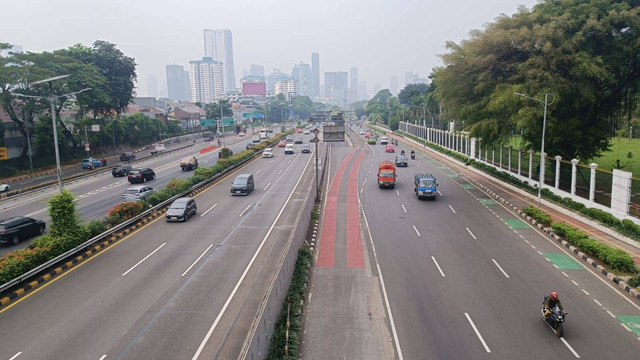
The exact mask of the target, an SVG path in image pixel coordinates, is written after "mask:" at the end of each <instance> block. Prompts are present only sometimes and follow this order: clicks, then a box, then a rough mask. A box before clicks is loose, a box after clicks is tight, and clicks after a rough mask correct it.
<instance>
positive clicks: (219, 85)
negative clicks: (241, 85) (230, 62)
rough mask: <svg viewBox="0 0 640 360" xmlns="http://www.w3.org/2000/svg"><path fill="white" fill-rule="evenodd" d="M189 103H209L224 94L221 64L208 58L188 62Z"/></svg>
mask: <svg viewBox="0 0 640 360" xmlns="http://www.w3.org/2000/svg"><path fill="white" fill-rule="evenodd" d="M189 80H190V82H191V101H193V102H198V101H199V102H204V103H211V102H213V101H214V100H216V99H219V98H220V97H222V94H223V92H224V81H223V67H222V63H221V62H219V61H215V60H213V59H211V58H210V57H204V58H202V60H194V61H190V62H189Z"/></svg>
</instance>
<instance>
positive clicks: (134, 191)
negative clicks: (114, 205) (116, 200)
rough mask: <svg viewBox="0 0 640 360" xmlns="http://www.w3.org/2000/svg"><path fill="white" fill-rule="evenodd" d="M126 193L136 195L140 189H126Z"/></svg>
mask: <svg viewBox="0 0 640 360" xmlns="http://www.w3.org/2000/svg"><path fill="white" fill-rule="evenodd" d="M124 193H125V195H135V194H137V193H138V190H137V189H132V190H125V191H124Z"/></svg>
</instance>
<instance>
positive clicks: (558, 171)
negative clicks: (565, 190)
mask: <svg viewBox="0 0 640 360" xmlns="http://www.w3.org/2000/svg"><path fill="white" fill-rule="evenodd" d="M560 160H562V156H560V155H556V184H555V185H556V186H555V188H556V190H558V189H559V188H560Z"/></svg>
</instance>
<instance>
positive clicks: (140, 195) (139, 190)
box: [122, 185, 155, 202]
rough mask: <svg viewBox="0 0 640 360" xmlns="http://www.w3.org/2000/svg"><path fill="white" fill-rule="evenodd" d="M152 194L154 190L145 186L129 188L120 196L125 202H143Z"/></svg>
mask: <svg viewBox="0 0 640 360" xmlns="http://www.w3.org/2000/svg"><path fill="white" fill-rule="evenodd" d="M154 192H155V190H154V189H153V188H152V187H151V186H147V185H137V186H131V187H129V188H127V190H125V191H124V194H122V198H123V199H122V201H124V202H127V201H138V200H145V199H146V198H148V197H149V196H151V194H153V193H154Z"/></svg>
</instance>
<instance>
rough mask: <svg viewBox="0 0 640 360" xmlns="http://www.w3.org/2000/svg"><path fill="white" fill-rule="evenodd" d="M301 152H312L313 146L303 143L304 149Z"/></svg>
mask: <svg viewBox="0 0 640 360" xmlns="http://www.w3.org/2000/svg"><path fill="white" fill-rule="evenodd" d="M300 152H301V153H303V154H305V153H310V152H311V146H310V145H309V144H303V145H302V150H300Z"/></svg>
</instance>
